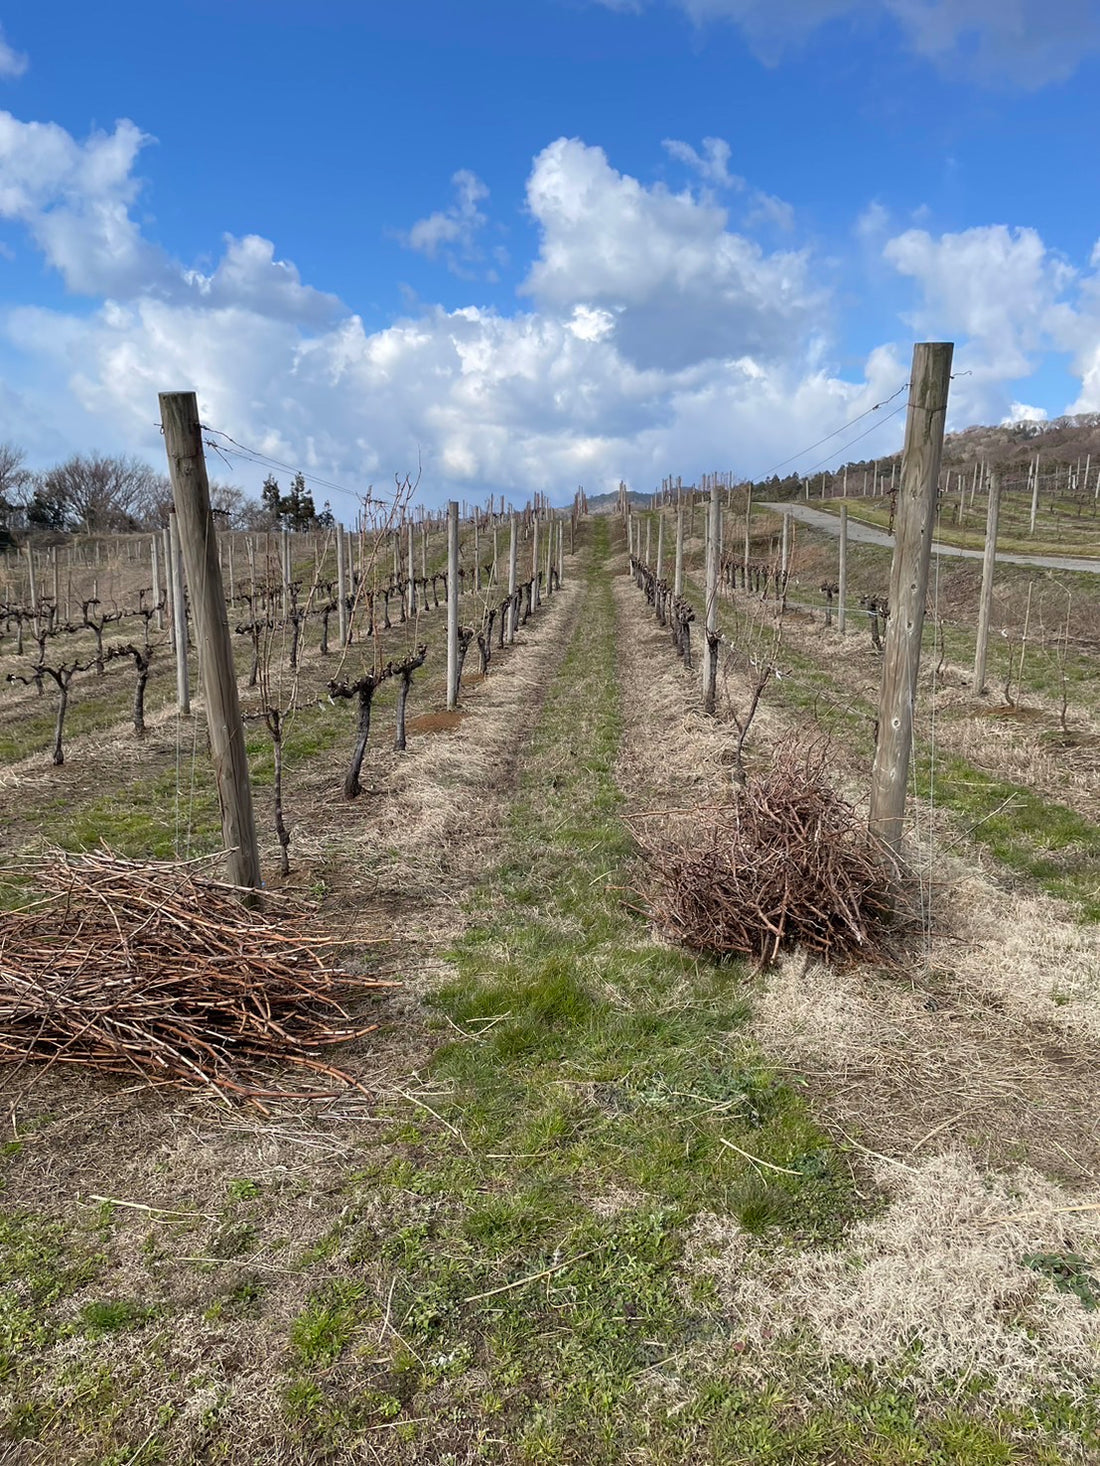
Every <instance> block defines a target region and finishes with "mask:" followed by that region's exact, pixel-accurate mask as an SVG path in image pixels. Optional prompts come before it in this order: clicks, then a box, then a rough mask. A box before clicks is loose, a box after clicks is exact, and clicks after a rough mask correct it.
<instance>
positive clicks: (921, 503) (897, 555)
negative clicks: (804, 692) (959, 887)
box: [870, 341, 954, 853]
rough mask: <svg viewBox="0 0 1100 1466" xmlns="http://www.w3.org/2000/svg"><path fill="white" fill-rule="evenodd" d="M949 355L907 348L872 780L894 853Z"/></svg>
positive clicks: (922, 345)
mask: <svg viewBox="0 0 1100 1466" xmlns="http://www.w3.org/2000/svg"><path fill="white" fill-rule="evenodd" d="M953 352H954V346H953V344H952V343H951V342H949V341H922V342H919V343H918V344H917V345H916V346H915V347H914V348H913V368H912V372H911V373H910V378H909V412H908V416H907V418H906V423H905V450H904V456H903V458H902V470H901V485H900V487H899V489H898V496H897V515H896V519H895V530H894V535H895V539H894V558H893V563H892V564H891V567H890V619H889V621H888V622H887V627H886V645H885V648H884V651H883V662H882V691H881V695H880V698H879V715H878V738H877V740H876V744H875V762H874V767H873V769H872V772H871V818H870V823H871V829H872V830H874V831H875V833H876V834H878V835H879V836H880V838H881V839H882V840H883V841H884V842H885V843H886V844H887V845H888V846H889V847H890V849H891V850H893V851H894V852H895V853H900V851H901V840H902V832H903V828H904V823H905V790H906V785H907V782H908V778H909V759H910V755H911V753H912V745H913V706H914V703H915V701H916V696H917V673H918V671H919V669H920V648H921V635H922V633H923V631H924V602H925V597H926V595H927V593H928V566H929V562H930V561H931V558H932V530H933V526H934V524H935V519H936V489H937V485H938V483H939V477H940V455H941V453H942V451H943V431H944V421H945V419H946V416H947V394H948V391H949V388H950V385H951V357H952V354H953Z"/></svg>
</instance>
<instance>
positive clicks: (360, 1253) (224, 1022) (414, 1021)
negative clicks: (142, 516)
mask: <svg viewBox="0 0 1100 1466" xmlns="http://www.w3.org/2000/svg"><path fill="white" fill-rule="evenodd" d="M1025 471H1026V473H1027V477H1026V480H1025V481H1022V482H1020V483H1019V484H1009V483H1007V482H1006V484H1005V485H1004V487H1003V489H1001V494H1002V499H1003V502H1002V508H1001V513H1002V515H1003V521H1002V522H1003V523H1005V524H1006V525H1007V526H1008V527H1009V530H1010V531H1011V533H1010V539H1011V541H1012V543H1013V546H1014V548H1018V543H1023V550H1022V551H1021V553H1022V554H1023V553H1025V552H1026V554H1028V555H1032V556H1034V557H1035V559H1034V560H1033V561H1031V562H1029V563H1005V562H997V564H996V567H995V573H994V574H993V577H992V580H991V581H990V579H989V578H988V576H987V577H986V578H985V581H984V591H983V567H982V563H981V561H980V560H977V559H974V558H961V557H959V556H956V555H954V554H952V553H951V548H952V544H951V541H952V537H954V538H953V543H954V546H956V547H958V548H973V547H975V546H976V547H977V548H979V549H980V548H981V544H982V540H981V536H980V534H979V533H978V526H980V525H981V524H984V523H985V522H986V521H987V518H988V513H987V511H988V509H989V505H990V501H991V499H996V496H997V493H998V488H997V485H996V480H995V479H993V480H992V487H991V481H990V479H989V478H988V477H986V476H984V475H979V474H976V473H975V474H973V475H970V476H968V477H967V479H966V482H965V486H964V487H965V493H964V492H963V487H961V483H962V481H961V479H957V478H955V477H954V476H953V475H952V474H951V473H950V472H948V473H946V474H945V476H944V481H943V483H942V484H941V495H940V500H939V521H938V524H937V526H936V533H937V539H938V540H939V541H940V542H944V547H943V549H942V551H941V552H937V553H936V554H935V555H934V556H933V559H932V564H931V572H930V576H929V581H928V593H927V604H926V607H925V609H924V624H923V645H922V648H921V657H920V667H919V674H918V676H917V682H916V689H917V690H916V699H915V703H913V705H912V718H913V724H912V728H913V736H912V745H913V747H912V759H911V761H910V763H909V768H908V775H907V781H906V788H905V789H903V791H902V792H903V795H907V802H906V834H905V843H904V848H903V850H901V851H900V852H899V851H897V850H895V849H894V848H893V846H891V844H890V842H889V841H887V840H883V839H881V838H880V837H879V836H878V835H877V834H876V833H875V832H874V830H873V829H871V828H869V826H868V820H867V810H868V801H869V797H870V792H871V785H872V768H873V764H874V761H875V755H876V740H877V739H878V737H879V731H880V730H879V723H880V721H881V719H882V701H881V699H882V689H883V684H884V682H885V681H886V680H888V679H886V678H884V675H883V669H884V665H885V661H886V658H887V656H888V652H889V646H890V641H889V637H890V632H891V630H892V626H891V614H892V611H893V613H894V617H895V619H896V616H897V608H896V602H895V603H894V604H893V605H892V600H894V598H893V597H892V596H891V593H890V590H891V586H890V576H891V557H892V550H891V549H890V548H889V547H885V546H882V545H878V544H873V543H865V542H861V541H859V540H858V539H856V538H855V537H854V536H853V537H852V538H851V540H850V542H849V539H848V538H847V535H846V530H847V526H848V524H849V521H851V523H852V524H856V523H859V522H864V523H866V524H868V525H871V526H878V527H881V528H885V529H887V530H888V529H890V528H891V527H892V511H893V509H894V508H895V507H896V504H895V502H892V500H891V496H890V491H889V485H888V484H879V483H878V482H877V481H876V482H872V483H871V484H870V485H869V490H870V491H869V492H868V493H867V494H866V495H863V494H860V493H858V492H856V491H855V487H856V486H855V484H854V483H853V484H852V485H850V486H849V487H850V489H851V490H852V492H851V493H850V495H849V497H847V498H842V497H841V495H840V494H839V493H833V492H830V493H829V494H825V495H824V497H822V494H819V493H815V494H814V507H815V508H819V509H820V508H823V509H824V510H825V511H826V512H827V513H829V514H830V515H832V516H833V517H834V518H835V526H834V524H833V523H832V522H830V523H827V524H821V523H819V522H817V521H814V522H811V523H807V522H804V521H803V520H801V519H799V518H798V515H797V513H796V510H797V509H798V508H799V506H800V504H802V503H804V502H805V498H804V496H802V495H800V494H792V495H790V496H788V497H787V499H783V498H780V499H779V500H775V499H774V498H767V499H765V496H764V494H763V493H761V492H760V491H757V492H756V493H755V494H754V492H753V490H752V489H751V486H745V485H742V484H738V483H736V482H734V481H733V480H732V479H731V478H730V477H729V476H726V475H711V476H708V477H707V478H706V479H705V480H704V481H701V482H700V483H698V484H687V483H685V481H684V480H683V479H681V480H679V481H676V480H675V479H671V478H670V479H668V480H666V482H665V484H664V485H663V486H662V488H661V490H660V491H659V492H658V493H657V494H655V495H653V496H651V497H650V496H647V497H646V498H645V499H644V500H643V499H641V497H640V496H637V495H635V496H630V495H628V494H627V493H626V491H625V487H624V489H623V490H622V491H621V492H620V494H619V496H618V499H617V501H615V502H613V503H611V504H610V505H608V506H607V512H605V513H598V514H597V513H592V512H589V506H588V505H587V503H586V501H585V498H584V495H583V492H579V493H578V495H577V498H576V500H575V502H574V505H573V508H572V510H571V511H568V510H567V511H564V512H563V511H561V510H556V511H555V510H552V509H550V508H549V507H548V506H547V505H546V504H545V503H541V502H538V501H536V502H533V503H531V504H528V505H527V506H525V508H524V509H523V510H520V511H514V512H513V511H512V510H511V509H505V508H504V507H503V506H502V505H500V504H499V503H497V502H490V503H488V504H487V505H485V506H481V507H477V508H471V509H468V510H467V512H465V513H462V514H460V513H459V512H458V511H457V509H456V510H455V512H454V513H452V514H451V515H450V516H440V515H436V514H431V513H427V512H425V511H423V510H422V509H420V508H419V507H418V506H417V505H416V502H415V499H414V498H413V497H412V493H411V486H410V485H408V484H407V482H406V484H405V485H404V487H403V486H402V485H401V484H400V483H399V484H397V486H396V492H395V493H394V495H393V496H392V497H391V498H390V499H389V500H387V501H386V502H384V503H376V504H374V505H368V506H364V513H363V515H362V517H361V522H360V523H359V524H358V525H357V527H356V528H355V530H354V531H347V532H344V531H342V530H340V531H337V529H336V528H335V527H334V528H333V529H331V530H327V531H323V532H322V531H311V532H309V533H284V534H279V533H272V534H267V535H263V534H244V533H241V532H237V533H222V534H219V535H218V537H217V546H216V551H215V558H216V560H217V562H218V566H219V570H220V578H221V582H222V591H223V604H224V607H225V613H226V624H227V627H228V631H229V638H230V643H231V646H232V658H233V680H234V683H235V686H236V690H237V695H238V698H239V706H240V713H241V718H242V723H243V729H244V751H245V753H246V755H247V765H248V772H249V780H250V786H251V799H252V803H253V806H254V811H255V824H256V829H257V834H258V849H259V858H260V869H261V873H262V880H263V890H262V891H261V892H260V893H259V895H258V897H257V898H256V900H257V904H256V906H255V907H245V906H241V904H240V902H239V901H237V900H236V896H237V895H239V894H240V893H239V892H234V891H233V890H232V889H231V888H229V887H227V886H226V885H225V883H224V880H223V879H222V877H223V866H222V854H221V852H222V851H223V848H224V842H223V816H224V809H223V801H222V800H221V799H220V797H219V790H218V785H217V782H216V778H215V770H214V767H213V764H212V760H211V756H210V748H211V747H212V746H213V745H214V743H215V739H214V737H213V736H212V735H211V730H210V729H209V728H208V720H207V706H208V703H207V697H208V695H209V694H208V691H207V690H204V687H203V681H204V679H206V678H207V675H208V674H207V673H206V672H204V673H203V675H202V676H201V677H200V676H199V674H198V666H197V660H196V653H197V652H198V651H200V650H201V649H202V647H203V645H204V634H203V632H202V631H201V630H200V626H199V622H198V620H197V618H196V616H195V607H194V606H193V605H192V604H191V597H190V593H189V590H188V588H187V587H186V586H185V584H184V581H183V580H182V579H181V575H180V547H179V543H178V531H175V530H174V531H173V533H174V534H175V538H173V535H172V534H169V535H168V536H167V538H166V539H165V538H162V537H160V536H150V535H148V534H145V535H133V536H115V537H103V538H101V539H93V538H89V537H73V538H72V539H70V540H69V541H68V542H67V543H64V544H58V545H55V546H53V547H50V546H42V547H37V548H35V547H32V548H31V549H30V550H29V551H28V550H23V551H21V552H18V553H14V552H13V553H9V554H7V555H5V556H4V558H3V561H2V562H0V676H2V677H3V678H4V679H6V680H5V682H4V685H3V687H2V688H0V749H2V755H3V758H2V769H0V808H2V833H0V838H2V839H3V842H4V868H3V887H2V895H3V905H4V908H5V911H6V913H7V914H6V915H5V916H4V917H3V925H0V979H2V981H3V988H2V990H0V1082H2V1084H3V1096H4V1102H5V1105H4V1110H5V1134H4V1137H3V1141H2V1142H0V1176H2V1180H3V1193H2V1195H0V1440H2V1441H3V1442H4V1446H3V1447H0V1460H8V1459H10V1460H12V1461H13V1462H23V1461H26V1462H38V1461H41V1462H44V1463H46V1462H50V1463H53V1462H80V1463H85V1462H87V1463H98V1466H107V1463H111V1466H123V1463H126V1466H147V1463H152V1462H172V1463H178V1462H195V1463H198V1462H217V1461H227V1462H228V1461H232V1462H252V1461H255V1462H273V1463H274V1462H280V1463H292V1462H293V1463H307V1462H323V1461H363V1462H380V1463H386V1466H389V1463H410V1466H411V1463H421V1462H425V1463H427V1462H431V1463H440V1466H442V1463H454V1466H458V1463H466V1462H474V1461H481V1460H485V1461H499V1462H544V1463H558V1462H576V1463H585V1466H587V1463H608V1466H611V1463H619V1462H626V1461H630V1462H638V1463H662V1466H663V1463H676V1462H682V1463H685V1466H687V1463H696V1462H702V1461H713V1462H716V1463H717V1462H722V1463H726V1462H729V1463H733V1462H745V1463H754V1466H755V1463H765V1462H773V1463H780V1462H806V1463H819V1466H826V1463H832V1462H860V1463H862V1462H866V1463H876V1466H895V1463H896V1466H902V1463H914V1462H920V1463H929V1466H933V1463H935V1466H940V1463H943V1466H946V1463H955V1462H962V1463H966V1466H978V1463H982V1466H984V1463H1001V1462H1015V1461H1019V1462H1025V1461H1026V1462H1047V1463H1056V1462H1074V1461H1079V1462H1088V1461H1092V1460H1095V1459H1097V1450H1098V1442H1100V1383H1098V1381H1100V1374H1098V1364H1100V1182H1098V1179H1097V1178H1098V1174H1100V1141H1098V1138H1097V1137H1098V1135H1100V1100H1098V1099H1097V1096H1096V1088H1095V1084H1094V1083H1092V1082H1091V1081H1092V1077H1093V1071H1094V1068H1095V1047H1096V1042H1097V1039H1098V1038H1100V943H1098V941H1097V935H1096V934H1097V930H1098V927H1097V923H1098V922H1100V691H1098V688H1100V683H1098V681H1097V677H1096V667H1097V658H1098V656H1100V575H1098V574H1097V573H1095V572H1094V571H1092V570H1088V569H1079V570H1065V569H1062V568H1049V567H1047V566H1045V565H1043V564H1042V563H1041V562H1042V561H1043V560H1044V559H1045V558H1048V557H1050V556H1051V554H1052V552H1054V553H1056V554H1061V555H1062V556H1064V555H1066V554H1067V553H1070V552H1071V551H1073V552H1074V553H1077V554H1087V553H1088V552H1089V551H1092V550H1095V548H1096V546H1095V544H1094V542H1093V541H1094V539H1095V534H1094V531H1093V529H1092V528H1091V525H1092V518H1091V514H1090V506H1091V500H1090V497H1089V496H1090V494H1091V489H1090V488H1089V484H1090V479H1089V469H1088V467H1087V465H1086V467H1085V470H1084V474H1083V480H1082V481H1080V482H1077V481H1075V482H1074V483H1073V484H1072V485H1070V484H1068V483H1066V484H1063V483H1062V482H1061V481H1060V480H1059V481H1058V482H1055V481H1054V480H1053V479H1052V481H1051V484H1050V488H1049V492H1048V491H1046V490H1044V491H1043V492H1039V490H1037V489H1036V482H1035V481H1033V479H1032V476H1031V472H1030V470H1025ZM1036 481H1037V474H1036ZM839 487H840V484H839V483H838V481H837V479H836V476H835V475H834V476H833V480H832V481H831V484H830V489H831V490H833V489H838V488H839ZM876 489H878V490H880V492H879V493H877V494H876V493H875V492H874V490H876ZM805 497H808V496H805ZM1033 499H1034V501H1035V503H1036V506H1037V513H1036V512H1033V510H1032V503H1033ZM1078 503H1080V505H1081V506H1082V513H1081V518H1082V520H1083V522H1084V521H1087V522H1088V525H1089V528H1087V529H1082V533H1081V535H1080V536H1079V537H1078V538H1077V539H1071V538H1070V537H1069V531H1068V530H1067V528H1066V523H1068V520H1067V516H1069V518H1076V517H1077V516H1076V513H1075V510H1076V507H1077V505H1078ZM1048 504H1049V505H1051V506H1054V507H1049V508H1047V507H1046V506H1047V505H1048ZM842 505H843V507H844V511H845V512H844V516H843V524H842V517H841V514H840V512H839V511H840V508H841V506H842ZM1044 512H1046V513H1047V517H1048V519H1049V520H1050V521H1051V522H1052V523H1053V522H1054V521H1055V520H1056V521H1057V524H1058V529H1057V532H1056V533H1054V532H1053V531H1052V533H1051V534H1049V535H1047V536H1045V537H1044V521H1043V514H1044ZM842 530H843V531H845V533H844V534H842ZM968 536H970V537H973V538H972V539H971V538H968ZM1024 542H1026V543H1024ZM842 547H843V548H842ZM1097 568H1098V569H1100V561H1098V562H1097ZM983 607H984V610H983ZM983 640H984V649H983ZM979 658H981V666H982V668H983V669H984V670H983V671H982V673H981V675H979V676H977V677H976V663H977V662H978V659H979ZM983 687H984V690H983ZM43 954H45V955H43ZM50 984H53V986H50ZM29 994H32V995H33V998H34V1001H33V1002H32V1001H31V999H30V997H28V995H29ZM43 994H45V996H43Z"/></svg>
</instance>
